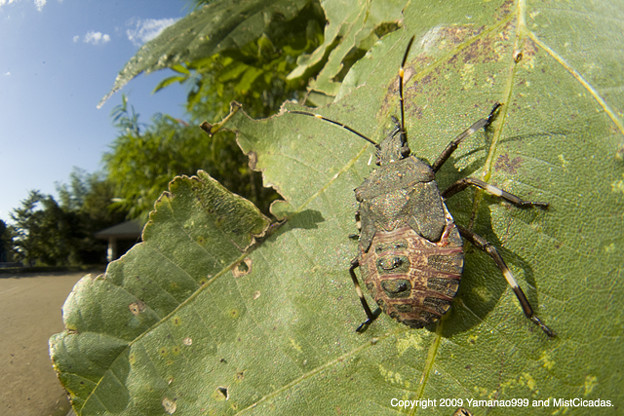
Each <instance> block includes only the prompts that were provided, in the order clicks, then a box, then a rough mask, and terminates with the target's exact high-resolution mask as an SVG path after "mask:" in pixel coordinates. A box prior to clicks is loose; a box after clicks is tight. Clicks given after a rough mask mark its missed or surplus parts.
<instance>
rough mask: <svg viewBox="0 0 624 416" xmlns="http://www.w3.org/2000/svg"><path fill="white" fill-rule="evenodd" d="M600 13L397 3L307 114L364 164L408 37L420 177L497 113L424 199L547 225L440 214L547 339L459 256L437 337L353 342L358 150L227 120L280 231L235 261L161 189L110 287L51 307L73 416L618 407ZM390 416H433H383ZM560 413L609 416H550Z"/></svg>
mask: <svg viewBox="0 0 624 416" xmlns="http://www.w3.org/2000/svg"><path fill="white" fill-rule="evenodd" d="M612 6H613V5H611V6H608V5H604V6H602V5H600V6H592V5H590V4H587V3H585V2H583V3H581V2H579V3H578V4H574V3H570V2H568V3H565V4H559V5H558V8H556V9H554V8H552V7H551V6H548V5H547V4H546V3H544V4H542V3H530V4H527V3H525V2H524V1H519V2H518V3H513V4H512V3H509V2H495V1H491V2H485V3H483V4H479V5H478V7H477V6H474V5H473V4H468V3H458V4H448V5H446V4H445V5H443V6H441V5H440V4H435V5H434V4H431V3H430V2H411V3H409V5H408V6H407V7H406V9H405V11H404V14H405V16H404V24H405V26H404V29H402V30H401V31H397V32H395V33H392V34H390V35H388V36H386V37H384V38H383V40H382V41H380V42H379V43H377V44H376V45H375V46H374V47H373V49H372V50H371V51H370V53H369V54H368V55H367V56H366V58H365V59H363V60H361V61H360V62H358V63H357V64H356V65H355V66H354V67H353V68H352V70H351V71H350V73H349V74H348V75H347V77H346V79H345V82H344V83H343V86H342V89H341V90H340V91H339V92H338V97H340V98H339V99H338V100H337V101H336V102H335V103H334V104H332V105H330V106H327V107H324V108H321V109H317V110H315V111H316V112H318V113H321V114H323V115H325V116H327V117H330V118H332V119H335V120H339V121H340V122H344V123H346V124H348V125H350V126H351V127H353V128H355V129H357V130H358V131H360V132H362V133H365V134H367V135H368V136H369V137H371V138H373V139H375V140H381V138H383V137H384V134H386V133H387V132H388V131H389V130H390V129H391V127H392V123H391V122H390V115H392V114H397V109H398V96H397V89H398V88H397V87H398V83H397V72H398V66H399V63H400V61H401V58H402V56H403V53H404V51H405V46H406V44H407V42H408V40H409V38H410V37H411V36H412V35H415V36H416V42H415V44H414V47H413V49H412V51H411V54H410V57H409V59H408V62H407V64H406V67H405V78H406V83H405V102H406V124H407V130H408V137H409V144H410V147H411V149H412V153H413V154H414V155H416V156H419V157H423V158H427V159H428V160H430V161H432V160H434V159H435V158H436V157H437V156H438V155H439V154H440V152H441V151H442V149H444V147H445V146H446V144H447V143H448V142H449V141H450V140H451V139H452V138H453V137H455V136H456V135H457V134H458V133H460V132H461V131H463V130H464V129H465V128H467V127H468V126H470V125H471V124H472V123H473V122H474V121H476V120H477V119H479V118H481V117H484V116H486V115H487V114H488V112H489V111H490V109H491V107H492V105H493V104H494V103H495V102H502V103H504V105H503V107H502V109H501V113H500V114H499V116H498V117H497V119H496V120H495V122H494V124H493V126H492V128H491V131H490V132H489V133H488V134H484V133H483V132H478V133H476V134H474V135H473V136H472V137H470V138H469V139H468V140H467V141H466V142H465V143H463V144H462V146H461V147H460V148H459V149H458V150H457V151H456V152H455V153H454V154H453V156H452V157H451V158H450V160H449V161H448V162H447V163H446V164H445V165H444V166H443V167H442V169H441V170H440V172H439V174H438V184H439V186H440V188H441V189H444V188H445V187H447V186H448V185H450V184H451V183H453V181H455V180H457V179H459V178H461V177H466V176H472V177H477V178H483V179H486V180H487V181H488V182H490V183H492V184H495V185H498V186H501V187H503V188H505V189H507V190H509V191H511V192H513V193H515V194H517V195H519V196H521V197H524V198H526V199H530V200H539V201H548V202H550V204H551V205H550V208H549V209H548V210H546V211H543V210H538V209H518V208H515V207H512V206H509V205H508V204H505V203H501V202H500V201H499V200H497V199H496V198H494V197H491V196H486V195H483V194H482V193H481V192H474V191H473V190H468V191H466V192H463V193H461V194H460V195H457V196H454V197H453V198H451V199H450V200H449V204H448V205H449V209H450V210H451V212H452V213H453V215H454V216H455V219H456V221H457V222H458V223H460V224H464V225H468V224H470V223H471V221H472V222H473V226H472V228H473V230H474V231H475V232H476V233H478V234H480V235H482V236H484V237H485V238H486V239H488V240H489V241H490V242H492V243H493V244H494V245H496V246H497V247H499V248H500V250H501V254H502V256H503V257H504V258H505V260H506V262H507V263H508V264H509V266H510V268H511V270H512V272H513V273H514V275H515V276H516V278H517V279H518V281H519V283H520V285H521V286H522V287H523V288H524V290H525V292H526V293H527V296H528V298H529V301H530V302H531V304H532V305H533V306H534V307H535V308H536V310H537V314H538V315H539V316H540V317H541V319H542V320H543V321H544V322H545V323H547V324H548V325H549V326H550V327H551V328H552V329H554V330H555V331H556V332H557V335H558V337H557V338H555V339H548V338H547V337H546V336H545V335H544V334H543V333H542V332H541V331H540V330H539V329H538V328H537V327H535V325H533V324H532V323H530V322H529V321H528V320H527V319H526V318H525V317H524V316H523V314H522V311H521V309H520V307H519V305H518V302H517V300H516V299H515V297H514V295H513V292H512V291H511V290H510V289H509V288H508V287H507V284H506V283H505V281H504V279H503V278H502V276H501V273H500V271H499V270H498V269H497V268H496V267H495V266H494V265H493V262H492V261H491V259H490V258H489V257H488V256H487V255H485V254H483V253H481V252H479V251H478V250H475V249H473V248H470V247H469V246H467V253H466V264H465V273H464V275H463V278H462V282H461V286H460V291H459V294H458V296H457V297H456V299H455V301H454V303H453V307H452V308H451V311H450V312H449V313H448V314H447V315H446V316H445V318H444V319H443V320H442V322H441V323H440V324H439V325H437V326H435V327H432V328H426V329H421V330H414V329H410V328H408V327H406V326H404V325H401V324H399V323H397V322H395V321H393V320H392V319H390V318H389V317H388V316H386V315H381V316H380V317H379V318H378V319H377V320H376V321H375V322H374V323H373V324H372V325H371V326H370V327H369V328H368V330H367V331H366V332H365V333H363V334H357V333H355V331H354V329H355V328H356V327H357V326H358V325H359V324H360V323H361V322H362V320H364V319H365V314H364V312H363V311H362V308H361V306H360V304H359V300H358V298H357V295H356V294H355V291H354V290H353V284H352V283H351V279H350V278H349V274H348V266H349V261H350V260H351V258H353V257H354V256H355V254H356V251H357V243H356V242H355V241H352V240H350V239H348V238H347V236H348V235H349V234H352V233H354V232H356V225H355V220H354V218H353V214H354V212H355V210H356V201H355V198H354V195H353V188H355V187H356V186H358V185H359V184H360V183H362V181H363V180H364V178H365V177H366V176H367V175H368V174H369V173H370V171H371V170H372V169H374V149H373V148H372V146H371V145H370V144H368V143H366V142H365V141H363V140H361V139H359V138H358V137H357V136H354V135H353V134H350V133H349V132H347V131H346V130H344V129H341V128H340V127H337V126H334V125H331V124H329V123H324V122H322V121H320V120H317V119H313V118H310V117H305V116H300V115H295V114H282V115H280V116H278V117H272V118H270V119H266V120H260V121H253V120H251V119H249V118H248V117H246V116H245V115H244V114H243V113H242V112H241V111H239V112H237V113H235V114H234V115H233V116H232V117H231V119H230V120H229V121H228V123H227V125H226V126H229V127H232V128H233V129H235V130H237V131H238V135H239V138H238V140H239V143H240V145H241V147H242V148H243V150H244V151H245V152H246V153H248V154H249V155H250V159H251V161H252V162H253V164H254V166H255V167H256V168H257V169H260V170H261V171H262V172H263V175H264V180H265V183H266V184H267V185H271V186H274V187H275V188H276V189H277V190H278V191H279V192H280V194H281V195H282V196H283V197H284V199H285V201H284V202H282V203H279V204H277V205H275V206H274V207H273V211H274V213H275V214H277V215H279V216H280V217H281V218H283V219H285V220H286V222H285V223H284V224H283V225H281V226H280V227H275V229H274V232H273V234H272V235H271V236H269V237H267V238H266V239H264V240H263V241H262V242H261V243H259V244H257V245H256V246H254V248H253V250H247V251H242V250H238V249H235V248H233V247H231V246H229V245H226V244H225V241H228V240H229V238H228V237H227V236H228V235H229V234H227V233H226V234H225V236H224V237H225V238H223V239H219V238H217V239H216V240H209V238H210V236H211V235H212V233H211V232H210V230H211V229H212V227H211V226H209V224H221V222H220V221H215V219H214V218H213V215H215V213H210V212H208V211H207V208H209V207H210V206H211V204H210V203H207V202H203V203H202V202H201V201H204V199H201V200H199V201H198V200H197V198H196V195H197V192H198V191H195V190H194V189H197V188H195V187H191V186H190V184H192V183H195V182H193V181H191V180H189V179H178V180H177V181H175V182H174V183H173V184H174V185H172V189H171V196H166V197H165V198H163V199H161V201H160V202H159V204H158V205H157V207H156V211H155V213H154V214H152V224H151V225H150V226H148V228H147V229H146V232H145V233H144V237H145V238H144V240H145V242H144V243H142V244H141V245H139V246H137V247H135V248H134V249H133V250H132V251H131V253H129V254H127V255H126V256H125V257H124V258H123V259H121V260H119V261H117V262H115V263H113V264H111V265H110V266H109V269H108V270H107V273H106V275H105V276H103V277H100V278H98V279H91V278H85V279H83V280H82V281H81V283H80V284H79V286H78V287H77V288H76V289H75V290H74V292H73V293H72V295H71V296H70V298H69V299H68V301H67V303H66V305H65V307H64V319H65V323H66V327H67V330H66V332H64V333H63V334H61V335H57V336H55V337H53V339H52V340H51V350H52V356H53V360H54V363H55V366H56V368H57V370H58V371H59V373H60V378H61V380H62V381H63V383H64V385H65V386H66V388H68V390H69V391H70V393H71V394H72V395H73V399H74V403H75V409H76V410H78V414H83V415H89V414H104V415H109V414H110V415H112V414H115V415H120V414H121V415H136V414H145V415H152V414H163V413H164V414H167V413H168V414H175V415H198V414H237V415H238V414H259V415H260V414H271V415H280V414H283V415H292V414H358V415H368V414H370V415H385V414H388V415H390V414H396V413H397V412H399V411H402V412H405V413H410V414H414V413H418V414H434V415H436V414H437V415H450V414H452V413H453V411H454V410H455V409H456V408H457V407H458V406H459V405H460V403H459V400H460V399H461V400H462V401H463V402H462V403H461V405H462V406H464V407H466V408H468V409H470V410H471V411H472V412H473V413H474V414H476V415H479V414H484V413H487V414H488V415H507V414H514V415H541V414H543V415H546V414H553V413H555V414H565V413H569V414H595V413H605V414H615V413H616V410H615V409H617V408H618V406H620V404H621V403H622V400H624V394H623V393H622V392H623V391H624V388H623V387H624V386H623V383H622V379H621V377H620V375H619V372H618V371H617V370H616V369H617V368H620V367H619V366H620V363H621V362H622V360H623V359H624V349H622V347H621V345H622V341H623V340H622V333H623V332H624V331H623V329H624V328H623V322H624V321H623V310H624V308H623V307H622V306H623V305H622V299H623V295H624V293H623V292H624V290H623V289H622V286H621V285H620V282H619V280H620V279H619V278H620V277H621V276H622V274H623V273H622V269H623V267H622V261H621V259H622V258H623V256H624V249H623V247H624V221H623V217H622V212H624V192H623V191H622V190H623V189H624V185H623V184H624V166H623V162H622V154H623V153H624V150H623V149H624V148H623V142H624V140H623V137H624V128H623V127H622V116H621V114H622V112H623V110H624V99H623V97H622V93H621V91H620V90H619V89H618V88H617V87H618V86H619V85H621V83H622V81H623V80H622V77H623V76H622V73H621V71H619V70H618V68H619V66H620V59H619V57H618V56H617V54H616V53H615V52H614V51H616V50H617V47H616V45H621V44H622V41H623V40H624V39H623V37H624V35H623V33H624V30H623V29H624V28H622V25H623V24H622V21H623V20H622V19H620V18H619V17H617V18H616V17H614V12H613V10H615V9H616V8H615V7H612ZM592 7H593V8H592ZM601 7H603V8H601ZM579 11H582V12H583V13H579ZM587 14H589V15H591V16H593V18H594V19H596V20H595V21H594V20H588V19H587V18H586V16H587ZM555 23H556V24H555ZM566 28H574V30H567V29H566ZM293 107H294V106H292V105H291V106H290V107H289V108H293ZM203 180H204V181H208V179H206V178H204V179H203ZM183 185H184V186H183ZM203 187H204V185H202V186H201V187H199V186H198V188H199V189H203ZM222 198H225V194H223V193H220V194H219V195H218V197H216V198H215V200H221V199H222ZM228 200H229V198H228ZM176 201H186V203H185V204H184V206H183V207H182V208H177V207H178V205H177V204H176ZM195 201H198V202H195ZM195 204H197V205H195ZM227 204H228V203H227V202H226V203H224V205H223V206H227ZM245 212H247V210H245ZM216 215H217V218H220V219H221V221H226V222H227V221H232V219H235V220H236V225H240V226H239V227H237V229H239V230H245V229H246V230H250V229H253V228H254V227H253V226H250V225H249V224H248V225H247V226H245V225H244V224H238V222H239V221H240V220H239V218H241V214H240V213H238V211H235V212H233V213H232V215H231V216H230V215H225V214H221V213H216ZM249 215H251V214H249ZM253 218H258V217H257V216H253ZM258 222H262V223H264V222H263V221H260V220H258ZM251 224H256V222H255V221H251ZM191 225H192V226H191ZM221 229H222V228H221ZM261 229H262V227H261V226H257V231H258V232H260V230H261ZM247 233H248V234H247V235H249V234H255V232H250V231H248V232H247ZM202 239H206V240H205V242H203V243H196V242H199V241H200V240H202ZM150 241H151V242H150ZM249 242H251V239H250V237H248V238H246V239H244V241H243V242H239V243H237V244H235V246H236V247H245V246H246V245H247V244H248V243H249ZM228 247H229V248H228ZM217 250H218V251H217ZM220 251H223V253H219V252H220ZM220 259H223V260H222V261H220ZM208 276H210V277H208ZM146 299H148V300H146ZM370 301H371V299H370V298H369V302H370ZM393 398H397V399H402V400H405V399H409V400H416V399H432V400H434V399H435V400H436V405H435V406H432V407H430V408H427V409H421V408H413V409H399V408H396V407H392V403H393V402H392V399H393ZM523 398H526V399H529V403H528V405H527V406H518V407H514V408H513V410H511V409H508V408H507V407H502V406H491V405H488V404H487V403H486V404H474V403H473V404H471V403H469V402H468V399H472V400H488V399H499V400H511V399H523ZM570 398H579V399H583V400H596V399H602V400H609V401H610V402H611V404H612V405H613V406H615V407H610V408H607V409H600V410H598V412H596V409H595V408H590V407H573V406H567V407H566V406H563V405H561V404H555V403H554V401H553V400H554V399H570ZM442 399H455V401H452V402H449V403H447V404H448V405H450V407H444V406H443V405H442V403H443V402H441V400H442ZM533 399H537V400H540V399H541V400H550V406H549V407H540V406H534V405H533V402H532V400H533Z"/></svg>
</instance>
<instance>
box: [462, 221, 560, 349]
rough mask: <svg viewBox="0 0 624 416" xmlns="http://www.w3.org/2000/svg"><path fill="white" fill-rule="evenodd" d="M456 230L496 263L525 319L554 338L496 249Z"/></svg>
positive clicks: (474, 235) (470, 232) (479, 237)
mask: <svg viewBox="0 0 624 416" xmlns="http://www.w3.org/2000/svg"><path fill="white" fill-rule="evenodd" d="M457 229H458V230H459V233H460V234H461V235H462V237H464V238H465V239H466V240H468V241H470V242H471V243H472V244H473V245H474V246H475V247H477V248H478V249H480V250H483V251H485V252H486V253H487V254H488V255H489V256H490V257H492V260H494V263H496V265H497V266H498V268H499V269H500V270H501V272H502V273H503V276H504V277H505V280H507V283H508V284H509V286H511V288H512V289H513V291H514V293H515V294H516V297H517V298H518V301H519V302H520V306H522V311H523V312H524V314H525V315H526V317H527V318H529V319H530V320H531V322H533V323H534V324H535V325H537V326H539V327H540V329H541V330H542V331H544V333H545V334H546V335H548V336H549V337H555V333H554V332H553V331H552V329H550V328H548V327H547V326H546V325H544V324H543V323H542V321H541V320H540V319H539V318H538V317H537V316H535V312H533V308H531V305H530V304H529V301H528V300H527V298H526V295H525V294H524V292H523V291H522V289H521V288H520V286H519V285H518V282H516V279H515V278H514V277H513V274H511V270H509V267H507V265H506V264H505V261H504V260H503V258H502V257H501V255H500V254H499V252H498V250H497V249H496V247H494V246H493V245H492V244H490V243H489V242H487V241H486V240H485V239H484V238H483V237H481V236H479V235H477V234H475V233H473V232H472V231H470V230H467V229H465V228H463V227H461V226H459V225H458V226H457Z"/></svg>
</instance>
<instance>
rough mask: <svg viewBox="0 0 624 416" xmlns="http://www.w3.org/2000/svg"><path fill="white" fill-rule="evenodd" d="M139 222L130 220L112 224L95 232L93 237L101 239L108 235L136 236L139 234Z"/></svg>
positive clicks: (119, 236) (140, 228)
mask: <svg viewBox="0 0 624 416" xmlns="http://www.w3.org/2000/svg"><path fill="white" fill-rule="evenodd" d="M142 229H143V227H141V223H140V222H139V221H137V220H130V221H126V222H122V223H121V224H117V225H113V226H112V227H109V228H106V229H104V230H102V231H98V232H97V233H95V237H97V238H101V239H104V240H105V239H108V238H110V237H116V238H137V237H139V236H140V235H141V230H142Z"/></svg>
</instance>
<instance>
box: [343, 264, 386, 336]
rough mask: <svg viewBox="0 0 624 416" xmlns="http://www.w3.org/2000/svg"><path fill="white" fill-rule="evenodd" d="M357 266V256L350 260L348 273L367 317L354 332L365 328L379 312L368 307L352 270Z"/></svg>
mask: <svg viewBox="0 0 624 416" xmlns="http://www.w3.org/2000/svg"><path fill="white" fill-rule="evenodd" d="M359 266H360V262H359V260H358V258H357V257H356V258H354V259H353V260H351V267H349V274H350V275H351V279H353V284H354V285H355V292H356V293H357V295H358V296H359V298H360V302H362V307H363V308H364V312H366V316H367V317H368V319H367V320H366V321H364V322H362V323H361V324H360V326H358V327H357V329H356V330H355V331H356V332H362V331H364V329H366V328H367V327H368V325H370V324H371V322H373V321H374V320H375V319H376V318H377V316H379V313H376V314H375V313H373V312H372V311H371V309H370V307H369V306H368V302H366V298H364V294H363V293H362V288H361V287H360V282H359V281H358V279H357V276H356V275H355V271H354V270H355V268H356V267H359Z"/></svg>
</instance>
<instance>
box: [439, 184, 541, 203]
mask: <svg viewBox="0 0 624 416" xmlns="http://www.w3.org/2000/svg"><path fill="white" fill-rule="evenodd" d="M468 186H475V187H477V188H480V189H483V190H484V191H485V192H487V193H488V194H490V195H494V196H497V197H499V198H503V199H504V200H505V201H507V202H510V203H512V204H514V205H517V206H519V207H531V206H535V207H540V208H548V203H547V202H531V201H525V200H524V199H521V198H519V197H517V196H515V195H513V194H510V193H509V192H507V191H504V190H502V189H500V188H498V187H496V186H493V185H490V184H488V183H486V182H483V181H482V180H480V179H474V178H463V179H460V180H458V181H457V182H455V183H454V184H452V185H451V186H449V187H448V188H447V189H446V190H445V191H444V192H442V197H443V198H444V199H448V198H450V197H452V196H453V195H455V194H456V193H458V192H461V191H463V190H464V189H466V188H467V187H468Z"/></svg>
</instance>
